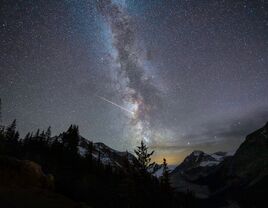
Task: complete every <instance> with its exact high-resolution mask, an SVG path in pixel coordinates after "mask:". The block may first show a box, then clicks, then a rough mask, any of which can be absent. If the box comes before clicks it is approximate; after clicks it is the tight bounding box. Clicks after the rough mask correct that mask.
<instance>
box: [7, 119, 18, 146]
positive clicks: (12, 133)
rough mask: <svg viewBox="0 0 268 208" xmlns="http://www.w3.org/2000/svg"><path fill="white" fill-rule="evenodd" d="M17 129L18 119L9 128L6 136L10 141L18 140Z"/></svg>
mask: <svg viewBox="0 0 268 208" xmlns="http://www.w3.org/2000/svg"><path fill="white" fill-rule="evenodd" d="M16 127H17V121H16V119H15V120H14V121H13V122H12V123H11V124H10V125H9V126H8V127H7V129H6V132H5V136H6V139H7V140H8V141H11V140H16V138H17V135H16Z"/></svg>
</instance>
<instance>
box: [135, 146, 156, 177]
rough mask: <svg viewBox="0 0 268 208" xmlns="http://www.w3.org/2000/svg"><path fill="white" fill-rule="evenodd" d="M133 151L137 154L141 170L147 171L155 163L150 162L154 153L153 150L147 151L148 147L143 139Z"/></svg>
mask: <svg viewBox="0 0 268 208" xmlns="http://www.w3.org/2000/svg"><path fill="white" fill-rule="evenodd" d="M134 152H135V154H136V155H137V159H138V166H139V169H140V170H141V171H142V172H148V171H149V170H150V169H153V168H154V166H155V163H154V162H153V163H151V156H152V155H153V154H154V151H151V152H148V147H147V146H146V144H145V143H144V142H143V141H141V145H140V146H138V147H137V149H136V150H134Z"/></svg>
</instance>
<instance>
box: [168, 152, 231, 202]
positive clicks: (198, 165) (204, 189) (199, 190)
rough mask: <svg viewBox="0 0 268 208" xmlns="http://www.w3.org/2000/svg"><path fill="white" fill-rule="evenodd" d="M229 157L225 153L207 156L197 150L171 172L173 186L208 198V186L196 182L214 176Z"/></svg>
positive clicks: (181, 190) (178, 189)
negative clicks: (218, 167) (219, 166)
mask: <svg viewBox="0 0 268 208" xmlns="http://www.w3.org/2000/svg"><path fill="white" fill-rule="evenodd" d="M227 156H228V155H227V153H225V152H216V153H213V154H206V153H204V152H202V151H199V150H196V151H194V152H192V153H191V154H190V155H189V156H187V157H186V158H185V159H184V161H183V162H182V163H181V164H180V165H179V166H177V167H176V168H175V169H174V170H173V171H172V172H171V176H170V179H171V184H172V185H173V186H174V187H175V188H176V190H177V191H180V192H188V191H193V192H195V194H196V195H197V196H198V197H200V198H207V197H208V196H209V194H210V191H209V189H208V186H206V185H199V184H196V183H195V181H197V180H198V179H200V178H201V177H206V176H208V175H210V174H212V173H213V172H214V171H215V170H216V169H217V166H218V165H219V164H220V163H221V162H222V161H223V160H224V159H225V158H226V157H227Z"/></svg>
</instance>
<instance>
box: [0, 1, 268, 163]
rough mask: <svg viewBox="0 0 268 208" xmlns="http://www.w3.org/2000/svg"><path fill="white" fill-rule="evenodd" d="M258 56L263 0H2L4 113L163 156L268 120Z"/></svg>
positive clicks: (232, 137) (213, 147)
mask: <svg viewBox="0 0 268 208" xmlns="http://www.w3.org/2000/svg"><path fill="white" fill-rule="evenodd" d="M267 57H268V4H267V2H266V3H265V0H254V1H253V0H252V1H246V0H244V1H239V0H237V1H233V0H221V1H219V0H218V1H216V0H215V1H195V0H177V1H175V0H125V1H124V0H99V1H97V0H80V1H79V0H77V1H76V0H65V1H64V0H62V1H55V0H40V1H31V0H29V1H23V0H21V1H13V0H4V1H1V5H0V97H1V98H2V114H3V123H4V124H9V123H10V122H11V121H12V120H13V119H15V118H16V119H17V122H18V129H19V131H20V133H21V136H24V135H25V134H26V133H27V132H28V131H33V130H36V129H37V128H40V129H46V128H47V127H48V126H49V125H51V126H52V131H53V134H58V133H60V132H62V131H64V130H66V129H67V128H68V126H69V125H70V124H77V125H79V128H80V133H81V134H82V135H83V136H84V137H85V138H88V139H90V140H93V141H101V142H104V143H105V144H107V145H109V146H111V147H112V148H114V149H117V150H122V151H124V150H129V151H130V152H131V151H132V150H133V148H135V146H136V145H137V144H138V143H139V142H140V140H141V139H143V140H144V141H146V142H147V144H148V145H149V146H150V147H152V148H153V149H155V151H156V155H155V159H156V160H157V161H160V160H161V159H162V158H163V157H166V158H167V160H168V162H169V163H171V164H172V163H173V164H174V163H178V162H179V161H181V160H182V159H183V158H184V156H185V155H186V154H188V153H189V152H191V151H192V150H195V149H200V150H204V151H206V152H209V153H211V152H215V151H219V150H223V151H228V152H233V151H234V150H235V149H236V148H237V147H238V145H239V144H240V143H241V142H242V141H243V140H244V138H245V136H246V135H247V134H248V133H250V132H251V131H253V130H255V129H257V128H259V127H261V126H262V125H264V124H265V122H266V121H268V67H267V66H268V64H267V61H268V60H267Z"/></svg>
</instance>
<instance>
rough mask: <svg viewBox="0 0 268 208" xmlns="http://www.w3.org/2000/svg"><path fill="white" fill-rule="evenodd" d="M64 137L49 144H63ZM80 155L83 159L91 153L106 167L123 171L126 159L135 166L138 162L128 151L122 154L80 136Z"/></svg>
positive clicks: (55, 138)
mask: <svg viewBox="0 0 268 208" xmlns="http://www.w3.org/2000/svg"><path fill="white" fill-rule="evenodd" d="M62 137H63V135H62V134H60V135H59V136H55V137H52V138H51V139H50V142H49V143H50V144H52V143H53V142H54V141H59V142H60V143H62ZM78 153H79V154H80V155H81V156H82V157H86V155H87V154H88V153H89V154H91V157H92V159H93V160H95V161H100V162H101V163H102V164H103V165H105V166H110V167H112V168H119V169H122V168H123V167H124V166H125V162H126V159H127V160H128V162H129V163H130V164H133V163H134V162H135V161H136V160H137V159H136V157H135V156H134V155H133V154H131V153H129V152H127V151H125V152H124V151H122V152H121V151H117V150H114V149H112V148H111V147H109V146H107V145H106V144H104V143H102V142H96V143H94V142H92V141H90V140H88V139H85V138H84V137H82V136H80V135H79V141H78Z"/></svg>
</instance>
